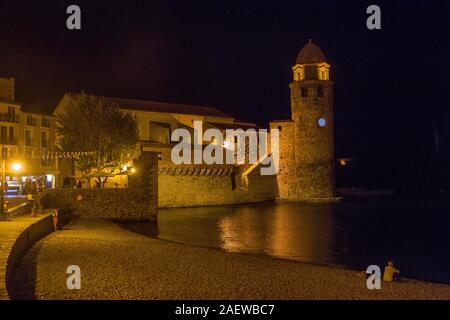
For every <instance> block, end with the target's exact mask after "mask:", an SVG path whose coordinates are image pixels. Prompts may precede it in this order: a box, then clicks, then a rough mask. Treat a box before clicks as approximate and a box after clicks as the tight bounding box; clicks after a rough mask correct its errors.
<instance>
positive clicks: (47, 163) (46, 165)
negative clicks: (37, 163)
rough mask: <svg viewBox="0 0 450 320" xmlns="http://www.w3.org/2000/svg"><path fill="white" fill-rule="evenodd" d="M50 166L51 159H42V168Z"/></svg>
mask: <svg viewBox="0 0 450 320" xmlns="http://www.w3.org/2000/svg"><path fill="white" fill-rule="evenodd" d="M49 165H50V159H49V158H48V157H43V158H41V166H42V167H48V166H49Z"/></svg>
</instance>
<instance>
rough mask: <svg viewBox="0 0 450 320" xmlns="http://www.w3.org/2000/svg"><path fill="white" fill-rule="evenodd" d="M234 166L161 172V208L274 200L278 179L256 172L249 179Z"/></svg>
mask: <svg viewBox="0 0 450 320" xmlns="http://www.w3.org/2000/svg"><path fill="white" fill-rule="evenodd" d="M240 173H241V172H240V171H237V169H236V168H234V167H233V166H226V165H224V166H204V167H202V166H186V167H183V166H180V167H178V166H177V167H163V168H160V169H159V175H158V195H159V207H160V208H164V207H191V206H207V205H226V204H237V203H252V202H263V201H273V200H275V198H276V195H277V187H276V185H277V184H276V177H275V176H261V175H260V174H259V170H255V171H254V172H252V173H251V174H249V175H248V176H247V177H246V178H245V177H242V175H241V174H240Z"/></svg>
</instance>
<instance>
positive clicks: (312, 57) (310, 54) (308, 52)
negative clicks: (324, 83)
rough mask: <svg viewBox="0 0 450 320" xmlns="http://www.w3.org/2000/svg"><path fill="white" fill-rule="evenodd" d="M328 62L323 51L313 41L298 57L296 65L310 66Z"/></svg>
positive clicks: (304, 47) (305, 46)
mask: <svg viewBox="0 0 450 320" xmlns="http://www.w3.org/2000/svg"><path fill="white" fill-rule="evenodd" d="M321 62H326V59H325V55H324V54H323V52H322V50H321V49H320V48H319V47H318V46H317V45H316V44H314V43H313V42H312V41H311V39H309V41H308V43H307V44H305V45H304V46H303V48H302V49H301V50H300V52H299V53H298V56H297V60H296V64H310V63H321Z"/></svg>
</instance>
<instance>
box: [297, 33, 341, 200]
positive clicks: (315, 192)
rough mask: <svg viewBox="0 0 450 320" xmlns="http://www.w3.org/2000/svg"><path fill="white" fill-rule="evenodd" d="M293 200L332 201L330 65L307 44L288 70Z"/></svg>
mask: <svg viewBox="0 0 450 320" xmlns="http://www.w3.org/2000/svg"><path fill="white" fill-rule="evenodd" d="M292 71H293V81H292V82H291V83H290V85H289V87H290V89H291V117H292V121H293V138H294V139H293V140H294V141H293V142H294V147H293V149H294V150H293V151H294V157H295V161H294V162H293V163H292V164H293V165H294V167H295V170H293V171H295V172H292V174H293V175H294V176H295V185H294V186H292V187H293V189H294V190H293V191H294V192H293V193H294V195H293V198H294V199H296V200H319V201H320V200H327V199H330V200H331V199H334V197H335V192H334V143H333V84H334V83H333V82H332V81H330V78H329V71H330V65H329V64H328V63H327V62H326V59H325V55H324V54H323V52H322V50H321V49H320V48H319V47H318V46H317V45H315V44H314V43H313V42H312V41H311V40H309V42H308V43H307V44H306V45H305V46H304V47H303V48H302V49H301V50H300V52H299V54H298V56H297V60H296V63H295V65H294V66H293V67H292Z"/></svg>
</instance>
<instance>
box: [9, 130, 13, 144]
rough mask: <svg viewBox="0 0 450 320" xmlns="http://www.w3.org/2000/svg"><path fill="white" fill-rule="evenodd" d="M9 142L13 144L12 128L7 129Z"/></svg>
mask: <svg viewBox="0 0 450 320" xmlns="http://www.w3.org/2000/svg"><path fill="white" fill-rule="evenodd" d="M9 142H10V143H11V144H14V127H9Z"/></svg>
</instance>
